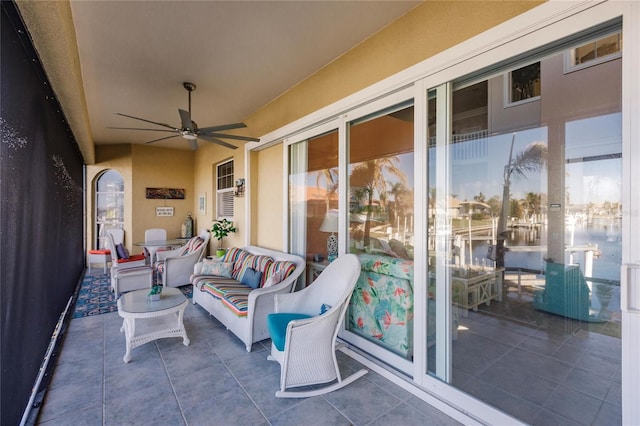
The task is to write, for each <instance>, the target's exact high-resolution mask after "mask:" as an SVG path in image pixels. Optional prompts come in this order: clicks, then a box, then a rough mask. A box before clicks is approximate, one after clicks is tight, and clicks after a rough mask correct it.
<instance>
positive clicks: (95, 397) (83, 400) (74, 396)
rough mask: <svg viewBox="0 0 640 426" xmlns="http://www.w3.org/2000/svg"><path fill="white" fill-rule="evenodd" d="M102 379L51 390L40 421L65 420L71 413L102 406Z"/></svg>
mask: <svg viewBox="0 0 640 426" xmlns="http://www.w3.org/2000/svg"><path fill="white" fill-rule="evenodd" d="M102 401H103V394H102V377H100V376H99V375H98V377H96V380H91V381H84V382H81V383H71V384H68V385H64V386H58V387H56V388H55V389H50V390H49V391H48V392H47V394H46V396H45V404H44V407H43V408H42V411H41V412H40V416H39V419H38V420H39V421H42V422H45V421H48V420H53V419H60V418H65V417H67V415H68V414H69V413H73V412H75V411H78V410H83V409H86V408H89V407H95V406H96V404H102Z"/></svg>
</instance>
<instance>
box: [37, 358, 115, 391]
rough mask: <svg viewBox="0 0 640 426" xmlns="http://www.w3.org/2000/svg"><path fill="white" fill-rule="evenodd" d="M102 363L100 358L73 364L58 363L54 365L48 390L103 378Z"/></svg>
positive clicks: (78, 361)
mask: <svg viewBox="0 0 640 426" xmlns="http://www.w3.org/2000/svg"><path fill="white" fill-rule="evenodd" d="M103 370H104V361H103V360H102V357H95V358H89V359H82V360H77V361H75V362H60V363H58V364H57V365H56V368H55V370H54V371H53V376H52V377H51V383H50V384H49V389H55V388H57V387H58V386H66V385H70V384H74V383H82V382H84V381H85V380H95V379H96V377H102V376H104V371H103Z"/></svg>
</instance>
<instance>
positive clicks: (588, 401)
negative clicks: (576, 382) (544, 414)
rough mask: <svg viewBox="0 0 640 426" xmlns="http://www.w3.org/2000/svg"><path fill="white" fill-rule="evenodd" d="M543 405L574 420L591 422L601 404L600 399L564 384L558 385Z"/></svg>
mask: <svg viewBox="0 0 640 426" xmlns="http://www.w3.org/2000/svg"><path fill="white" fill-rule="evenodd" d="M543 405H544V407H545V408H548V409H549V410H551V411H553V412H555V413H556V414H560V415H561V416H564V417H567V418H569V419H571V420H573V421H575V422H578V423H581V424H591V422H593V420H594V419H595V417H596V414H597V413H598V410H599V409H600V406H601V405H602V400H600V399H598V398H594V397H592V396H589V395H587V394H584V393H582V392H578V391H576V390H573V389H570V388H568V387H566V386H559V387H558V388H557V389H556V390H555V391H553V393H552V394H551V395H550V396H549V398H548V399H547V401H546V402H545V403H544V404H543Z"/></svg>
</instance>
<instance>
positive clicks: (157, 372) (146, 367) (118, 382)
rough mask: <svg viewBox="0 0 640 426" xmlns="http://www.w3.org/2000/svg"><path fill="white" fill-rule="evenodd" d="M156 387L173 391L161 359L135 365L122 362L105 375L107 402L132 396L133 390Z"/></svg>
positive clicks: (141, 361)
mask: <svg viewBox="0 0 640 426" xmlns="http://www.w3.org/2000/svg"><path fill="white" fill-rule="evenodd" d="M152 386H156V387H157V388H158V389H157V392H154V393H158V392H160V391H161V390H160V389H161V388H162V389H166V390H168V391H169V392H170V391H171V389H170V385H169V378H168V377H167V372H166V371H165V368H164V365H163V364H162V361H161V360H160V359H156V358H154V359H147V360H139V361H137V362H136V363H135V364H133V361H132V362H131V363H129V364H125V363H124V362H122V363H121V364H116V365H115V366H113V368H112V369H111V370H107V374H106V375H105V386H104V388H105V401H111V400H115V399H119V398H122V397H123V395H127V394H130V393H131V392H130V390H131V389H141V388H146V387H152Z"/></svg>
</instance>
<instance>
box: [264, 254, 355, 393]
mask: <svg viewBox="0 0 640 426" xmlns="http://www.w3.org/2000/svg"><path fill="white" fill-rule="evenodd" d="M359 275H360V261H359V260H358V258H357V256H355V255H353V254H345V255H342V256H340V257H338V258H337V259H336V260H334V261H333V262H331V263H330V264H329V265H328V266H327V267H326V268H325V269H324V270H323V271H322V273H321V274H320V275H319V276H318V278H316V280H315V281H314V282H313V284H311V285H310V286H308V287H305V288H304V289H302V290H300V291H297V292H294V293H282V294H276V295H275V313H272V314H269V316H268V317H267V326H268V328H269V334H270V335H271V342H272V344H271V355H270V356H269V360H272V361H278V363H280V390H279V391H277V392H276V396H277V397H284V398H306V397H310V396H316V395H322V394H325V393H327V392H332V391H334V390H337V389H340V388H342V387H344V386H346V385H348V384H350V383H352V382H353V381H355V380H357V379H358V378H360V377H362V376H364V375H365V374H366V373H367V370H364V369H362V370H358V371H357V372H355V373H353V374H351V375H350V376H349V377H347V378H344V379H343V378H342V376H341V375H340V368H339V366H338V361H337V359H336V350H337V349H338V345H337V344H336V338H337V336H338V330H339V329H340V326H341V325H342V322H343V319H344V315H345V312H346V309H347V302H348V301H349V298H350V297H351V294H352V292H353V288H354V286H355V284H356V280H357V279H358V276H359ZM331 382H333V383H331ZM325 383H327V385H326V386H323V387H317V388H314V389H313V390H302V391H291V390H288V389H289V388H295V387H300V386H308V385H315V384H325Z"/></svg>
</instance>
